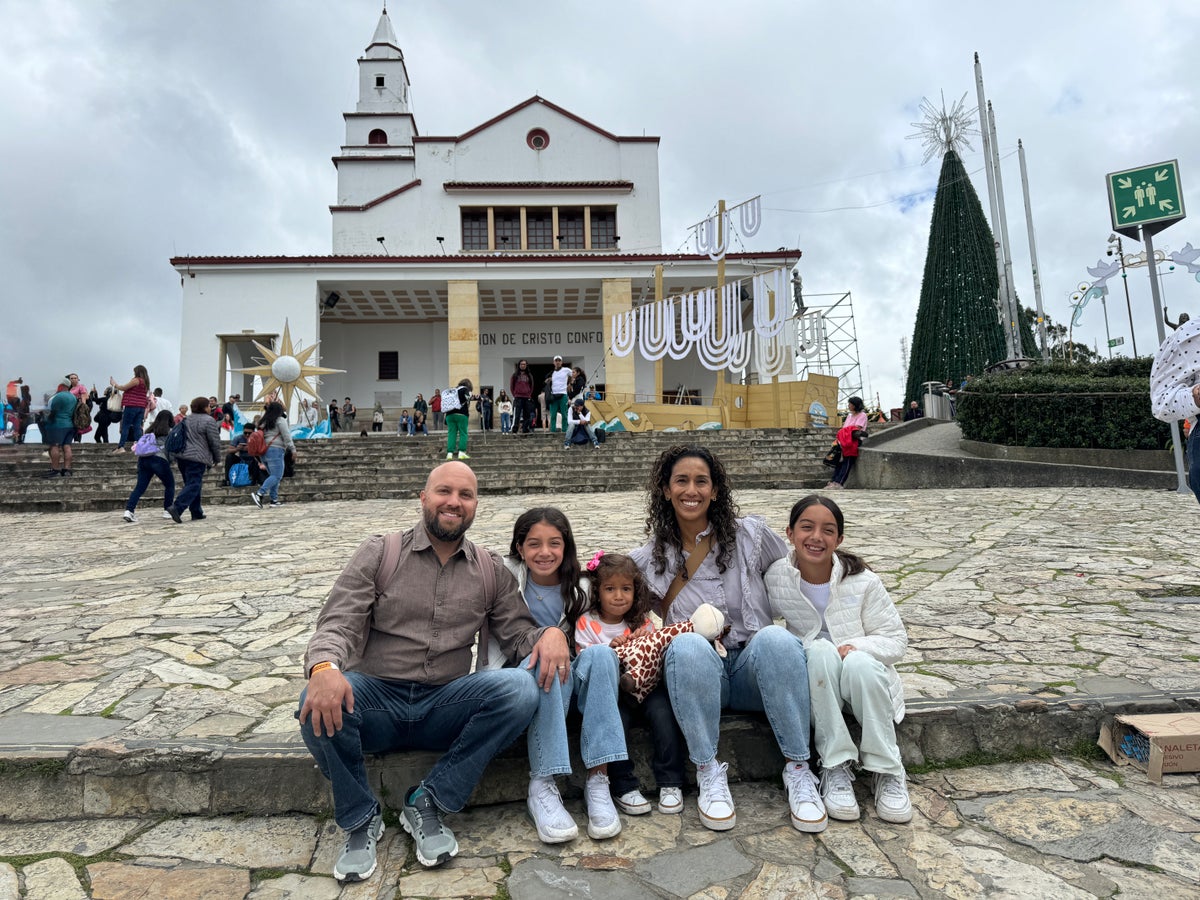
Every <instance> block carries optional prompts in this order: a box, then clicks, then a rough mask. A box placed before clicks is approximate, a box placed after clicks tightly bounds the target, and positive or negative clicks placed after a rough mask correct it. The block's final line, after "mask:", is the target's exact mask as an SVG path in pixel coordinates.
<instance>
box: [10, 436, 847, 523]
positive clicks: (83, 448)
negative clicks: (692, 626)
mask: <svg viewBox="0 0 1200 900" xmlns="http://www.w3.org/2000/svg"><path fill="white" fill-rule="evenodd" d="M831 439H832V432H831V431H830V430H829V429H755V430H746V431H705V432H651V433H643V434H631V433H616V434H612V435H610V436H609V439H608V441H607V442H606V443H605V444H603V445H602V446H601V448H600V449H599V450H593V449H592V448H591V447H589V446H587V445H577V446H575V447H574V448H572V449H571V450H570V451H566V450H563V448H562V444H561V442H560V440H561V439H560V436H559V435H553V434H546V433H539V434H532V435H524V436H516V435H503V434H500V433H499V432H489V433H488V434H487V435H486V436H484V435H483V434H482V433H481V432H477V431H476V432H472V434H471V440H470V448H469V451H468V452H469V453H470V455H471V460H470V465H471V467H472V468H473V469H474V470H475V471H476V472H477V473H478V475H479V481H480V484H481V485H482V486H483V489H484V490H485V491H486V492H487V493H489V494H507V493H517V492H520V493H560V492H567V493H577V492H585V491H586V492H607V491H629V490H641V489H642V488H644V487H645V481H646V478H647V477H648V476H649V473H650V468H651V465H652V464H653V462H654V459H655V458H656V457H657V456H658V454H659V453H661V452H662V451H663V450H664V449H665V448H667V447H669V446H672V445H674V444H678V443H683V444H703V445H705V446H707V447H708V448H709V449H711V450H712V451H713V452H714V453H715V454H716V455H717V456H718V457H719V458H720V459H721V461H722V462H723V463H724V464H725V467H726V469H727V470H728V471H729V474H730V477H731V479H732V480H733V483H734V485H735V486H736V487H738V488H746V489H748V488H795V489H798V490H801V489H806V488H816V487H820V486H821V485H823V484H825V482H826V481H827V480H828V477H829V470H828V469H826V468H825V467H824V466H823V465H822V464H821V457H822V456H824V454H825V451H826V450H827V449H828V445H829V442H830V440H831ZM298 448H299V449H300V460H299V462H298V464H297V466H296V475H295V477H294V478H290V479H287V480H286V481H285V482H284V484H283V487H282V491H281V494H282V499H283V500H285V501H286V502H288V503H306V502H311V501H318V500H370V499H408V498H412V497H415V496H416V495H417V493H418V492H419V491H420V490H421V488H423V487H424V486H425V479H426V476H427V475H428V473H429V470H430V469H431V468H433V467H434V466H435V465H437V464H438V463H439V462H442V461H443V460H444V458H445V455H446V453H445V439H444V435H442V434H434V435H433V436H431V437H428V438H425V437H420V436H417V437H412V438H408V437H398V436H395V435H389V434H373V435H370V436H369V437H366V438H363V437H360V436H357V435H345V436H340V435H339V436H335V437H333V438H331V439H329V440H317V441H304V442H301V443H299V444H298ZM74 453H75V459H74V463H73V465H72V471H73V475H72V477H70V478H42V477H40V476H41V475H43V474H44V473H45V472H47V471H49V468H50V466H49V462H48V459H47V456H46V453H45V448H44V447H42V446H41V445H19V446H4V447H0V484H2V485H3V488H4V489H3V490H2V491H0V510H4V511H6V512H61V511H71V510H114V509H120V508H121V507H123V506H124V504H125V499H126V498H127V497H128V496H129V492H130V491H131V490H132V489H133V486H134V483H135V481H136V475H135V470H136V459H135V457H133V456H132V455H131V454H114V453H113V452H112V449H111V445H109V446H106V445H103V444H76V445H75V450H74ZM222 471H223V470H222V467H220V466H218V467H215V468H213V469H212V470H211V471H210V472H209V473H208V475H207V476H206V477H205V484H204V503H205V505H221V504H230V503H237V504H242V503H245V502H246V496H245V495H246V493H247V492H248V491H249V490H250V489H249V488H228V487H225V486H224V485H223V484H222V481H221V476H222ZM177 487H178V484H177ZM161 498H162V488H161V486H160V485H159V484H158V482H157V481H155V482H153V483H152V484H151V486H150V488H149V490H147V492H146V494H145V495H144V496H143V498H142V504H143V505H145V506H153V505H155V504H156V502H161Z"/></svg>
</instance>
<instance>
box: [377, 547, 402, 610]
mask: <svg viewBox="0 0 1200 900" xmlns="http://www.w3.org/2000/svg"><path fill="white" fill-rule="evenodd" d="M398 568H400V532H398V531H393V532H390V533H388V534H385V535H384V536H383V558H382V559H381V560H380V561H379V568H378V569H376V570H375V599H376V600H378V599H379V595H380V594H382V593H383V592H384V590H385V589H386V588H387V586H388V582H390V581H391V580H392V579H393V578H394V577H395V576H396V570H397V569H398Z"/></svg>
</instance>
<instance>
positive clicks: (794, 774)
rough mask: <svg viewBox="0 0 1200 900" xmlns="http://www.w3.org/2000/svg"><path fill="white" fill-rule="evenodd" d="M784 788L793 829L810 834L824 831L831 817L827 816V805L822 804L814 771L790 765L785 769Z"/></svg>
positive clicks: (805, 767)
mask: <svg viewBox="0 0 1200 900" xmlns="http://www.w3.org/2000/svg"><path fill="white" fill-rule="evenodd" d="M783 786H784V788H785V789H786V790H787V795H788V809H789V811H790V812H791V816H792V827H793V828H795V829H796V830H797V831H805V832H808V833H809V834H816V833H818V832H821V831H824V830H825V826H826V825H828V824H829V817H828V816H826V815H825V804H824V803H822V802H821V795H820V793H818V791H817V779H816V776H815V775H813V773H812V769H810V768H809V767H808V766H804V767H803V768H801V767H800V766H796V765H793V764H792V763H788V764H787V765H786V766H784V767H783Z"/></svg>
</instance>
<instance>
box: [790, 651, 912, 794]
mask: <svg viewBox="0 0 1200 900" xmlns="http://www.w3.org/2000/svg"><path fill="white" fill-rule="evenodd" d="M807 651H808V691H809V696H810V702H811V704H812V721H813V727H814V728H815V729H816V744H817V753H818V754H819V755H820V757H821V765H822V766H823V767H824V768H832V767H833V766H838V765H841V764H842V763H844V762H847V761H855V760H857V761H858V762H859V763H861V765H862V767H863V768H864V769H866V770H867V771H869V772H879V773H881V774H884V775H900V776H903V775H904V763H903V762H902V761H901V759H900V748H899V747H897V746H896V723H895V722H894V721H893V720H892V714H893V710H892V697H891V693H890V691H889V690H888V675H887V667H886V666H885V665H884V664H883V663H881V662H880V661H879V660H877V659H876V658H875V657H873V656H871V655H870V654H869V653H864V652H863V651H861V650H855V651H853V652H851V653H848V654H846V658H845V659H842V658H841V657H840V656H838V651H837V648H836V647H835V646H833V644H832V643H830V642H829V641H827V640H824V639H818V640H816V641H813V643H812V646H810V647H808V648H807ZM844 703H849V704H850V710H851V712H853V713H854V718H855V719H856V720H858V722H859V724H860V725H862V746H861V748H860V747H855V746H854V741H853V739H852V738H851V737H850V729H849V728H847V727H846V720H845V719H844V718H843V717H842V704H844Z"/></svg>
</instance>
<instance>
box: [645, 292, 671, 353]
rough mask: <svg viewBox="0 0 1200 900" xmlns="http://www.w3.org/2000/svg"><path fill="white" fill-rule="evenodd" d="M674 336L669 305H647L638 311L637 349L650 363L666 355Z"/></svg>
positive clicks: (661, 303)
mask: <svg viewBox="0 0 1200 900" xmlns="http://www.w3.org/2000/svg"><path fill="white" fill-rule="evenodd" d="M674 334H675V310H674V308H673V307H672V306H671V304H670V303H665V302H662V301H659V302H658V303H647V304H646V305H645V306H643V307H642V308H641V309H639V310H638V347H639V349H640V351H641V354H642V359H648V360H650V361H651V362H654V361H655V360H659V359H662V358H663V356H665V355H666V352H667V345H668V343H669V342H670V340H671V338H672V337H673V336H674Z"/></svg>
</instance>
